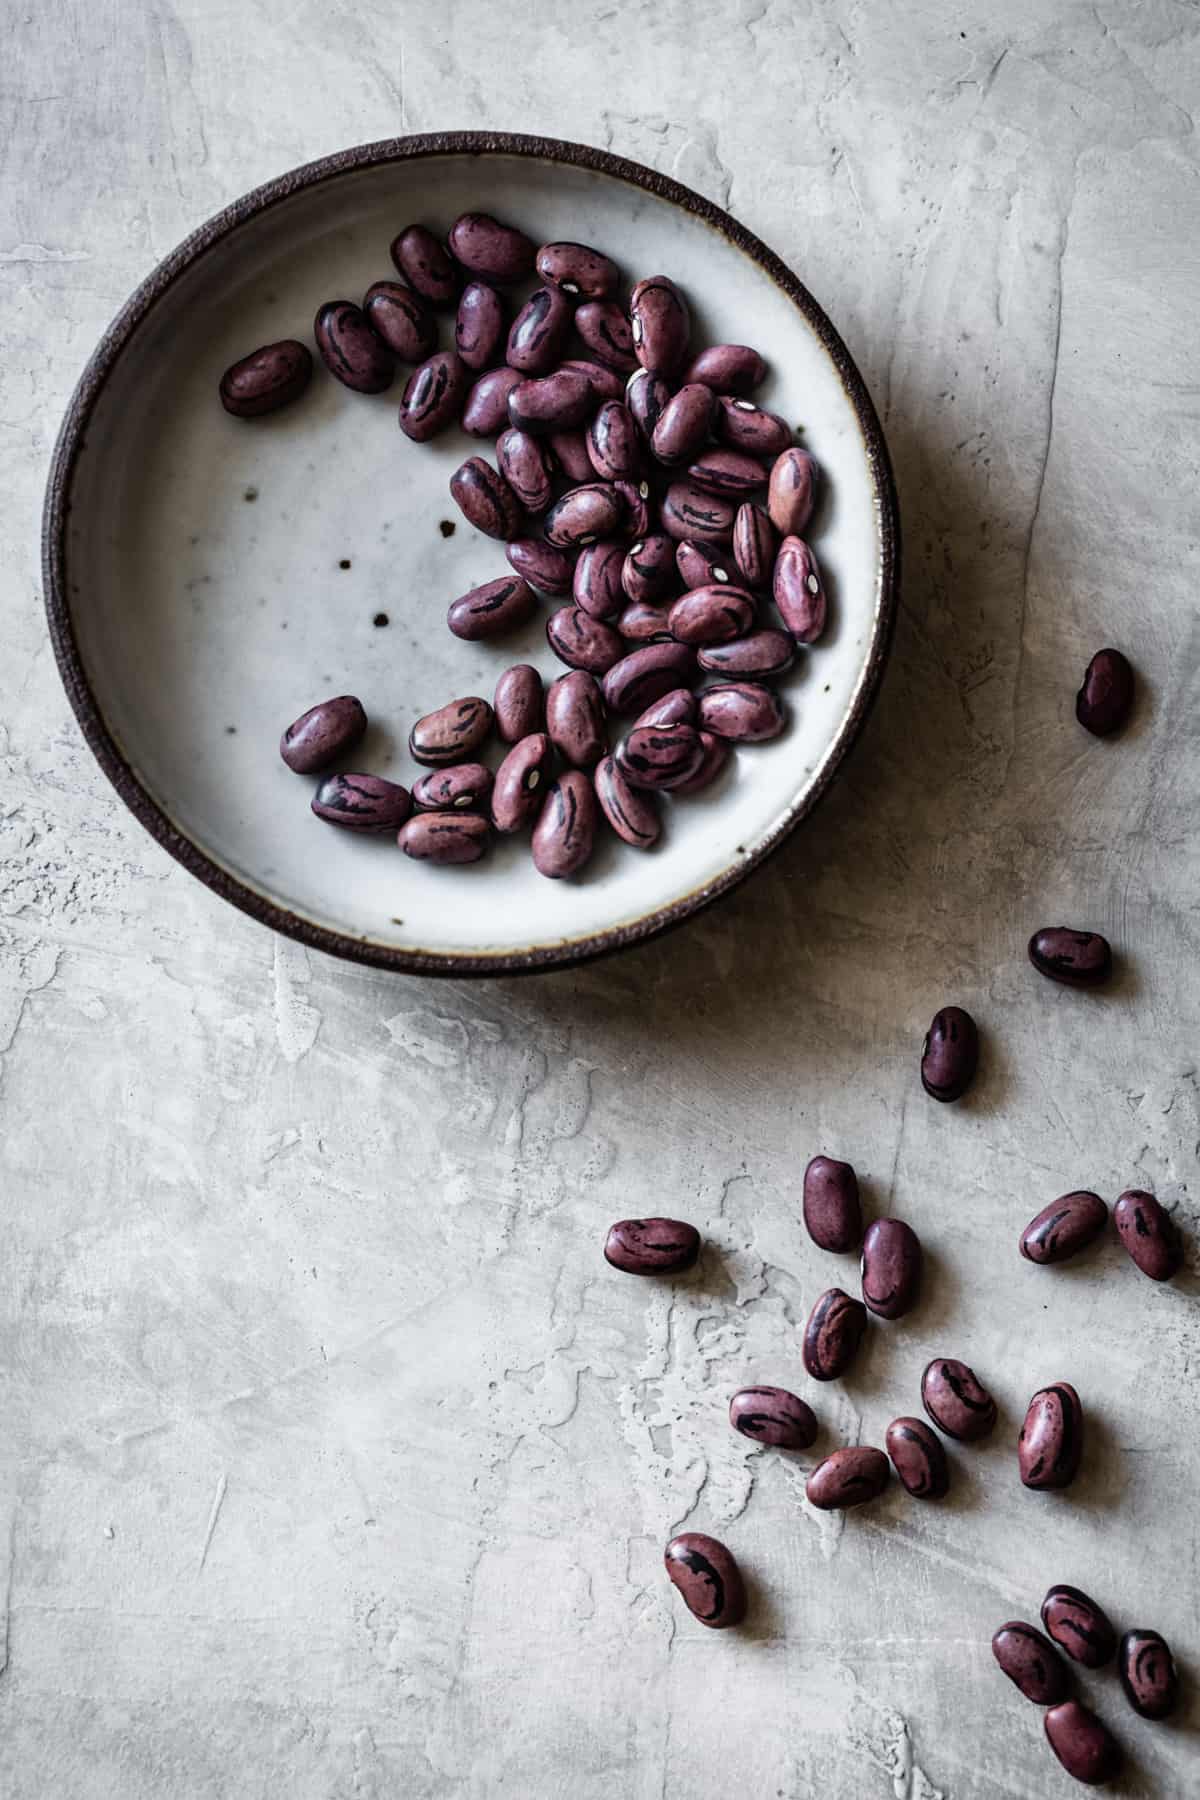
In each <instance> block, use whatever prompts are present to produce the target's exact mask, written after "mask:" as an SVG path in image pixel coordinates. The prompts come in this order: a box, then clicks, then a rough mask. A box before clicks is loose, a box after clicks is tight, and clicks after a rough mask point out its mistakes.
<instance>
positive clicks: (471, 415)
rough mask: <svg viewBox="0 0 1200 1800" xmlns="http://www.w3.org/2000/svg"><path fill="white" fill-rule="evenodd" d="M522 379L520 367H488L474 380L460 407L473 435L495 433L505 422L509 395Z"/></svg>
mask: <svg viewBox="0 0 1200 1800" xmlns="http://www.w3.org/2000/svg"><path fill="white" fill-rule="evenodd" d="M521 380H522V376H521V371H520V370H519V369H508V368H505V369H488V370H487V371H486V373H484V374H483V375H481V376H480V377H479V380H478V381H476V382H473V383H472V384H471V387H470V389H469V391H468V393H467V398H466V401H465V403H464V405H463V411H462V428H463V430H464V431H469V432H470V434H471V436H472V437H495V436H496V434H497V432H500V431H503V430H504V427H505V426H506V425H507V424H508V396H509V395H510V394H511V393H512V391H513V389H514V388H515V387H517V386H518V385H519V383H520V381H521Z"/></svg>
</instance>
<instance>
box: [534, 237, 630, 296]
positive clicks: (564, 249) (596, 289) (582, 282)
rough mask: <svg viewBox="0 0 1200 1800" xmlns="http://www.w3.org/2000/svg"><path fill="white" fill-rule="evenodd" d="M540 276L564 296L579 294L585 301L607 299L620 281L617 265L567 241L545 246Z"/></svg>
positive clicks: (586, 246)
mask: <svg viewBox="0 0 1200 1800" xmlns="http://www.w3.org/2000/svg"><path fill="white" fill-rule="evenodd" d="M537 272H538V274H539V275H540V276H541V278H542V280H543V281H551V282H553V283H554V285H555V287H560V288H561V289H562V290H563V292H564V293H565V294H577V295H579V296H580V297H581V298H582V299H584V300H604V299H606V298H607V296H608V295H609V294H611V293H612V292H613V289H614V288H615V287H616V285H617V282H618V280H619V279H620V276H619V274H618V271H617V265H616V263H615V262H612V261H610V259H609V258H608V257H607V256H602V255H601V254H600V252H599V250H593V249H592V248H591V246H590V245H589V244H575V243H572V242H570V241H569V240H567V239H563V240H561V241H559V242H556V243H553V244H543V245H542V247H541V249H540V250H539V251H538V253H537Z"/></svg>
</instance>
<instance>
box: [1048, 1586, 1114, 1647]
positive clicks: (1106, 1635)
mask: <svg viewBox="0 0 1200 1800" xmlns="http://www.w3.org/2000/svg"><path fill="white" fill-rule="evenodd" d="M1042 1624H1043V1625H1044V1626H1045V1627H1046V1630H1047V1631H1048V1632H1049V1633H1050V1636H1051V1637H1052V1638H1053V1639H1054V1642H1055V1643H1056V1644H1057V1645H1058V1646H1059V1648H1060V1649H1061V1650H1065V1651H1066V1653H1067V1655H1068V1656H1070V1657H1073V1658H1074V1659H1075V1661H1076V1662H1077V1663H1082V1664H1083V1666H1084V1668H1085V1669H1102V1668H1103V1667H1104V1664H1105V1663H1106V1662H1109V1661H1110V1660H1111V1658H1112V1657H1113V1655H1114V1654H1115V1652H1116V1648H1117V1634H1116V1632H1115V1631H1114V1630H1113V1623H1112V1620H1111V1619H1110V1618H1109V1616H1108V1614H1107V1613H1106V1612H1105V1610H1104V1608H1103V1607H1102V1606H1097V1604H1096V1602H1095V1601H1094V1600H1093V1599H1091V1598H1090V1596H1089V1595H1087V1594H1085V1593H1084V1592H1083V1590H1082V1588H1077V1587H1068V1586H1067V1585H1066V1583H1065V1582H1059V1583H1058V1584H1057V1585H1056V1586H1055V1587H1052V1588H1050V1589H1049V1590H1048V1591H1047V1594H1046V1598H1045V1599H1044V1600H1043V1601H1042Z"/></svg>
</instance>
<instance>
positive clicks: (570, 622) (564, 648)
mask: <svg viewBox="0 0 1200 1800" xmlns="http://www.w3.org/2000/svg"><path fill="white" fill-rule="evenodd" d="M546 642H547V643H548V644H549V646H550V648H551V649H552V650H553V652H554V654H555V656H557V657H558V659H559V661H560V662H565V663H566V665H567V667H568V668H571V669H586V670H587V672H588V674H589V675H603V674H604V673H605V671H606V670H608V669H611V668H612V666H613V664H614V663H616V662H620V660H621V657H622V656H623V655H624V653H625V645H624V644H623V643H622V641H621V639H620V637H619V636H618V634H617V633H616V632H615V631H614V630H613V628H612V626H611V625H606V624H605V623H604V621H603V619H593V618H592V616H591V614H590V613H585V612H583V611H582V610H581V609H580V608H579V607H578V606H560V607H559V609H558V611H557V612H553V613H551V614H550V617H549V618H548V619H547V621H546Z"/></svg>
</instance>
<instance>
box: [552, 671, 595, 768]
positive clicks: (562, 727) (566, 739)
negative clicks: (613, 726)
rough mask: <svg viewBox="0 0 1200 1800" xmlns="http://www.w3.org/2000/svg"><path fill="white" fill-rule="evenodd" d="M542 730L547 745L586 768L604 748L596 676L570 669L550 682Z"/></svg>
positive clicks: (578, 765)
mask: <svg viewBox="0 0 1200 1800" xmlns="http://www.w3.org/2000/svg"><path fill="white" fill-rule="evenodd" d="M546 730H547V732H548V733H549V735H550V742H551V743H552V744H553V745H554V748H555V749H556V750H557V751H558V753H559V755H560V756H562V757H564V758H565V760H566V761H567V762H569V763H574V764H575V765H576V767H577V768H580V769H590V768H591V766H592V764H593V763H594V762H596V761H598V759H599V758H600V757H601V756H603V755H604V752H605V750H606V749H607V748H608V735H607V733H606V731H605V729H604V702H603V700H602V699H601V698H600V688H599V686H598V684H597V681H596V677H595V676H594V675H589V674H588V673H587V671H586V670H585V669H572V670H571V673H570V674H569V675H560V676H559V678H558V680H557V681H552V682H551V683H550V686H549V689H548V690H547V693H546Z"/></svg>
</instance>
